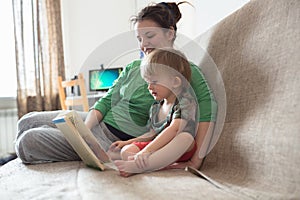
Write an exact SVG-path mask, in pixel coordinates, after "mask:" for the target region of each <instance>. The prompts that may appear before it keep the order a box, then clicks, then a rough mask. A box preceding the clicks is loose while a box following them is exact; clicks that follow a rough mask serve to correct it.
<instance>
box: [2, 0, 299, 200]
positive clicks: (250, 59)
mask: <svg viewBox="0 0 300 200" xmlns="http://www.w3.org/2000/svg"><path fill="white" fill-rule="evenodd" d="M196 41H197V42H198V43H199V44H200V45H202V47H203V48H205V49H206V50H207V52H208V53H209V55H210V56H211V58H212V59H213V61H214V62H215V63H216V65H217V67H218V69H219V71H220V74H221V76H222V78H223V81H224V86H225V90H226V97H227V99H226V100H227V107H226V118H225V123H224V127H223V130H222V134H221V135H220V139H219V140H218V142H217V144H216V145H215V147H214V148H213V150H212V151H211V152H210V153H209V155H208V156H207V158H206V160H205V162H204V165H203V166H202V169H201V171H202V172H204V173H205V174H206V175H207V176H209V177H210V178H212V179H213V180H214V181H216V182H217V186H218V187H216V186H215V185H214V184H211V183H210V182H208V181H206V180H204V179H201V178H199V177H197V176H195V175H193V174H191V173H189V172H187V171H184V170H170V171H159V172H153V173H147V174H142V175H136V176H133V177H130V178H122V177H120V176H118V173H117V172H116V171H114V170H108V171H105V172H99V171H96V170H93V169H90V168H87V167H85V166H84V165H83V164H82V163H81V162H60V163H50V164H40V165H23V164H22V163H21V162H20V161H19V160H18V159H16V160H14V161H12V162H10V163H8V164H6V165H4V166H3V167H1V168H0V199H300V169H299V167H300V135H299V134H300V104H299V102H300V68H299V67H300V1H299V0H252V1H250V2H249V3H248V4H246V5H245V6H244V7H242V8H241V9H240V10H238V11H236V12H235V13H233V14H232V15H230V16H228V17H227V18H226V19H224V20H222V21H221V22H220V23H219V24H217V25H216V26H215V27H213V28H212V29H211V30H209V31H208V32H207V33H206V34H204V35H202V36H201V37H199V38H197V40H196ZM205 59H207V58H204V59H203V60H202V61H201V64H202V65H203V66H204V71H205V73H208V72H209V69H208V68H205V65H206V63H207V60H205ZM210 81H211V80H210ZM216 96H217V99H218V100H220V96H218V94H216ZM220 111H224V110H222V108H221V109H220ZM219 120H220V118H219Z"/></svg>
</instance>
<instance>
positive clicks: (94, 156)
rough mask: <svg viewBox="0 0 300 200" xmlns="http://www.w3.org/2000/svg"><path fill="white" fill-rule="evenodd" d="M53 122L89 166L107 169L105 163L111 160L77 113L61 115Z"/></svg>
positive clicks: (70, 112)
mask: <svg viewBox="0 0 300 200" xmlns="http://www.w3.org/2000/svg"><path fill="white" fill-rule="evenodd" d="M52 122H53V123H54V124H55V125H56V126H57V128H59V129H60V130H61V132H62V133H63V134H64V136H65V138H66V140H67V141H68V142H69V143H70V145H71V146H72V147H73V149H74V150H75V151H76V152H77V154H78V155H79V157H80V158H81V159H82V161H83V162H84V163H85V164H86V165H87V166H89V167H92V168H96V169H99V170H104V169H105V163H108V162H110V159H109V157H108V155H107V154H106V153H105V151H104V150H103V149H102V148H101V146H100V144H99V143H98V141H97V139H96V137H95V136H94V135H93V133H92V132H91V130H90V129H88V128H87V127H86V125H85V124H84V122H83V120H82V119H81V117H80V116H79V114H78V113H77V112H76V111H74V110H72V111H69V112H67V113H63V114H60V115H58V116H57V117H56V118H54V119H53V120H52Z"/></svg>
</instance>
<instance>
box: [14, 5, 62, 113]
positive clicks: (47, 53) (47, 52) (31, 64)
mask: <svg viewBox="0 0 300 200" xmlns="http://www.w3.org/2000/svg"><path fill="white" fill-rule="evenodd" d="M12 2H13V13H14V30H15V46H16V67H17V104H18V115H19V117H21V116H23V115H24V114H26V113H28V112H30V111H45V110H57V109H60V103H59V98H58V89H57V88H58V87H57V77H58V76H62V77H63V78H64V76H65V67H64V54H63V42H62V28H61V11H60V0H13V1H12Z"/></svg>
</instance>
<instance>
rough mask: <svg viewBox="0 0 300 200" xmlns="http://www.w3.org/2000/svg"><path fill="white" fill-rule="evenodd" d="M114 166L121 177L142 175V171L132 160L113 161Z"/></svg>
mask: <svg viewBox="0 0 300 200" xmlns="http://www.w3.org/2000/svg"><path fill="white" fill-rule="evenodd" d="M114 163H115V165H116V166H117V168H118V170H119V172H120V175H121V176H123V177H129V176H133V175H135V174H138V173H142V172H143V171H144V170H143V169H139V168H138V167H137V165H136V164H135V162H134V160H129V161H124V160H115V161H114Z"/></svg>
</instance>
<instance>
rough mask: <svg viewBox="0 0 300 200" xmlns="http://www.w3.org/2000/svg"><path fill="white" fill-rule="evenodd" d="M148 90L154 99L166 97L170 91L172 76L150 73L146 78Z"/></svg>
mask: <svg viewBox="0 0 300 200" xmlns="http://www.w3.org/2000/svg"><path fill="white" fill-rule="evenodd" d="M146 82H147V83H148V90H149V92H150V93H151V95H152V96H153V97H154V99H155V100H157V101H160V100H163V99H167V98H168V97H170V96H171V95H173V92H172V77H169V76H166V75H156V76H155V75H152V76H150V77H149V78H147V80H146Z"/></svg>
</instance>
